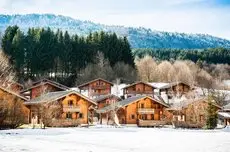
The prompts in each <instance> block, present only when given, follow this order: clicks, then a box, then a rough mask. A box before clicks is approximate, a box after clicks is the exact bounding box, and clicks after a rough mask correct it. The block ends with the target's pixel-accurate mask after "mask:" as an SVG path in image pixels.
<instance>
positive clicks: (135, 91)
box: [123, 82, 156, 98]
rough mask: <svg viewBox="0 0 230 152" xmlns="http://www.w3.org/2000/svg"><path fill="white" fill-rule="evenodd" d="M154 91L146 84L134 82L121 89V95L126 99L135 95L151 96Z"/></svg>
mask: <svg viewBox="0 0 230 152" xmlns="http://www.w3.org/2000/svg"><path fill="white" fill-rule="evenodd" d="M154 89H156V88H155V87H153V86H152V85H150V84H148V83H145V82H136V83H133V84H131V85H129V86H126V87H125V88H123V94H124V96H126V97H127V98H128V97H132V96H135V95H148V96H153V94H154Z"/></svg>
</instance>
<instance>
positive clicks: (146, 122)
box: [138, 119, 167, 127]
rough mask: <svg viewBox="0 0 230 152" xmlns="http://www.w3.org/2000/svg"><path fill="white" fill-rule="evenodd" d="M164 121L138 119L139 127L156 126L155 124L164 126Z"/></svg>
mask: <svg viewBox="0 0 230 152" xmlns="http://www.w3.org/2000/svg"><path fill="white" fill-rule="evenodd" d="M166 123H167V122H166V121H162V120H142V119H139V124H138V126H139V127H156V126H164V125H166Z"/></svg>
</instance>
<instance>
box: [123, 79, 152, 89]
mask: <svg viewBox="0 0 230 152" xmlns="http://www.w3.org/2000/svg"><path fill="white" fill-rule="evenodd" d="M139 83H143V84H145V85H147V86H150V87H152V88H154V89H156V87H155V86H153V85H152V84H151V83H147V82H143V81H138V82H135V83H132V84H130V85H127V86H126V87H124V88H123V89H126V88H129V87H132V86H134V85H137V84H139Z"/></svg>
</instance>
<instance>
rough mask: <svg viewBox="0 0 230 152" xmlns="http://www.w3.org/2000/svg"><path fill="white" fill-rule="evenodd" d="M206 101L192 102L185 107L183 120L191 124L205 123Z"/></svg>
mask: <svg viewBox="0 0 230 152" xmlns="http://www.w3.org/2000/svg"><path fill="white" fill-rule="evenodd" d="M207 108H208V103H207V102H205V101H200V102H194V103H192V104H190V105H188V107H187V108H186V109H185V121H186V122H188V123H191V124H194V123H195V124H196V123H199V124H202V125H205V123H206V119H207V114H206V110H207Z"/></svg>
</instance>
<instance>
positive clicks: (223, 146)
mask: <svg viewBox="0 0 230 152" xmlns="http://www.w3.org/2000/svg"><path fill="white" fill-rule="evenodd" d="M0 151H4V152H19V151H33V152H37V151H41V152H44V151H49V152H54V151H55V152H57V151H66V152H70V151H75V152H154V151H159V152H229V151H230V132H224V131H221V130H215V131H201V130H200V131H199V130H175V129H154V128H105V127H103V128H100V127H93V128H62V129H60V128H52V129H45V130H42V129H17V130H4V131H0Z"/></svg>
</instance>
